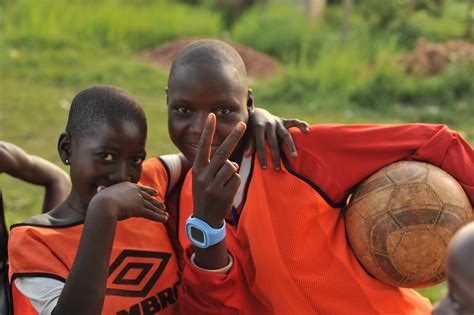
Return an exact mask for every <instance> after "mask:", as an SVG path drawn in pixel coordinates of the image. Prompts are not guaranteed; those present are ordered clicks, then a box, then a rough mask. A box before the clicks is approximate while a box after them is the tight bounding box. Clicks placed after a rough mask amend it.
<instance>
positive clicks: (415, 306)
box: [179, 125, 474, 315]
mask: <svg viewBox="0 0 474 315" xmlns="http://www.w3.org/2000/svg"><path fill="white" fill-rule="evenodd" d="M293 137H294V140H295V142H296V145H297V148H298V152H299V156H298V158H297V159H286V158H284V161H285V163H284V167H283V169H282V171H281V172H274V171H272V170H266V171H262V170H261V169H260V167H259V166H258V162H257V161H255V158H253V160H252V162H251V163H250V164H251V167H250V171H249V174H248V176H244V177H246V183H245V189H244V190H243V197H242V202H241V204H240V206H237V207H235V208H234V209H232V216H231V217H229V218H228V219H227V222H228V224H227V237H226V242H227V246H228V249H229V252H230V253H231V254H232V255H233V257H234V266H233V268H232V269H231V271H230V272H229V274H227V275H215V274H209V276H208V277H207V278H203V277H200V276H199V275H198V274H197V273H195V269H196V268H194V269H193V268H192V267H190V268H187V269H185V271H184V275H183V281H182V296H183V297H184V296H186V295H192V296H193V299H194V301H198V302H199V303H196V304H183V305H182V306H183V308H182V309H181V310H182V311H183V313H187V312H188V313H190V312H193V313H194V314H350V315H355V314H363V315H366V314H397V315H400V314H431V304H430V302H429V301H428V300H427V299H426V298H423V297H422V296H420V295H419V294H418V293H417V292H415V291H414V290H411V289H402V288H395V287H391V286H388V285H385V284H383V283H381V282H379V281H377V280H376V279H374V278H372V277H371V276H370V275H369V274H367V272H366V271H365V270H364V269H363V268H362V267H361V266H360V264H359V263H358V261H357V259H356V257H355V256H354V254H353V253H352V251H351V249H350V247H349V244H348V241H347V238H346V233H345V222H344V218H343V215H342V213H341V209H340V208H341V207H342V206H343V205H344V204H345V202H346V198H347V196H348V194H349V193H350V191H351V189H353V187H354V186H355V185H356V184H357V183H359V182H360V181H361V180H362V179H364V178H366V177H367V176H368V175H370V174H372V173H373V172H375V171H377V170H378V169H380V168H381V167H383V166H385V165H387V164H390V163H392V162H394V161H397V160H401V159H417V160H424V161H427V162H430V163H432V164H435V165H438V166H440V167H442V168H444V169H445V170H446V171H448V172H449V173H451V174H452V175H453V176H454V177H455V178H456V179H457V180H458V181H459V182H460V183H461V184H462V185H463V187H464V188H465V189H466V191H467V192H468V194H469V197H470V199H471V201H472V200H474V199H473V194H474V190H472V188H473V187H474V183H473V180H474V179H473V178H472V176H470V175H468V174H472V173H473V172H474V155H473V153H472V152H473V151H472V148H471V147H470V146H469V144H467V143H466V142H465V141H464V140H462V139H461V138H460V137H459V135H457V134H456V133H453V132H451V131H450V130H449V129H447V128H446V127H444V126H440V125H402V126H400V125H399V126H376V125H358V126H357V125H352V126H341V125H320V126H315V127H312V128H311V132H310V133H309V134H300V133H293ZM244 161H245V160H244ZM458 161H463V162H462V163H458ZM243 168H244V167H243V165H241V170H242V169H243ZM191 183H192V178H191V174H190V173H189V174H188V176H187V178H186V180H185V182H184V185H183V188H182V191H181V198H180V208H179V217H180V220H179V222H180V223H179V239H180V242H181V244H182V246H183V248H184V249H185V250H186V255H185V259H186V261H187V265H188V266H189V264H190V263H189V258H188V257H189V254H190V253H191V252H192V247H191V244H190V242H189V240H188V239H187V237H186V235H185V221H186V219H187V217H189V215H190V214H191V213H192V211H193V202H192V200H193V199H192V185H191ZM188 281H189V282H188ZM199 281H200V282H201V283H200V286H201V288H202V290H201V291H196V290H192V288H191V286H192V285H196V284H197V283H199Z"/></svg>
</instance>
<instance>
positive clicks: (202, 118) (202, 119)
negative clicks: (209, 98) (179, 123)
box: [189, 112, 209, 136]
mask: <svg viewBox="0 0 474 315" xmlns="http://www.w3.org/2000/svg"><path fill="white" fill-rule="evenodd" d="M207 116H209V113H205V112H202V113H199V114H198V115H196V118H195V119H194V120H193V121H192V123H191V125H190V126H189V131H190V132H191V133H193V134H196V135H199V136H201V134H202V131H203V130H204V125H205V124H206V120H207Z"/></svg>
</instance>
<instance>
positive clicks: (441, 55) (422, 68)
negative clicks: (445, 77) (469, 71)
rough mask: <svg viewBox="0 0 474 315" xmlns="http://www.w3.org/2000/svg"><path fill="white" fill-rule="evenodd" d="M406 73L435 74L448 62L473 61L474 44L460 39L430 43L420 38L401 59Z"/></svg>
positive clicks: (464, 62) (462, 62)
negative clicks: (413, 48)
mask: <svg viewBox="0 0 474 315" xmlns="http://www.w3.org/2000/svg"><path fill="white" fill-rule="evenodd" d="M401 62H402V63H403V64H404V65H405V71H406V72H407V73H410V74H411V73H419V74H428V75H430V74H437V73H440V72H441V71H443V69H444V67H445V66H446V65H447V64H449V63H459V64H466V63H474V44H471V43H469V42H466V41H461V40H452V41H448V42H446V43H430V42H428V41H426V40H421V41H420V42H419V43H418V46H417V47H416V48H415V50H414V51H413V52H412V53H411V54H408V55H406V56H404V57H403V58H402V59H401Z"/></svg>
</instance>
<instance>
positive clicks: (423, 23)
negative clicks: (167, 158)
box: [0, 0, 474, 301]
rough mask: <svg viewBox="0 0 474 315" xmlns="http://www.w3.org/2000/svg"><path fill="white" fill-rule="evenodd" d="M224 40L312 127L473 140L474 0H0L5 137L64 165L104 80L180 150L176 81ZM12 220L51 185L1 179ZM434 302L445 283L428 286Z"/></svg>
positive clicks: (259, 84)
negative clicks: (184, 66) (170, 110)
mask: <svg viewBox="0 0 474 315" xmlns="http://www.w3.org/2000/svg"><path fill="white" fill-rule="evenodd" d="M198 38H218V39H221V40H225V41H227V42H229V43H231V44H232V45H234V47H235V48H236V49H237V50H238V51H239V53H240V54H241V55H242V57H243V59H244V61H245V63H246V65H247V68H248V72H249V79H250V85H251V87H252V88H253V91H254V95H255V100H256V105H257V106H259V107H263V108H267V109H269V110H270V111H272V112H273V113H275V114H277V115H280V116H283V117H297V118H300V119H304V120H306V121H308V122H309V123H325V122H336V123H365V122H371V123H402V122H429V123H445V124H448V125H449V126H450V127H451V128H452V129H456V130H458V131H460V132H461V133H462V134H463V136H464V137H466V138H467V139H468V141H470V143H471V144H473V143H474V44H473V42H474V1H473V0H464V1H463V0H449V1H448V0H396V1H395V0H389V1H380V0H358V1H352V0H319V1H316V0H313V1H311V0H266V1H264V0H260V1H258V0H253V1H252V0H187V1H185V0H182V1H171V0H168V1H166V0H156V1H151V0H81V1H78V0H76V1H74V0H68V1H66V0H62V1H59V0H0V139H2V140H5V141H9V142H13V143H15V144H17V145H19V146H21V147H22V148H24V149H25V150H27V151H28V152H29V153H32V154H36V155H39V156H42V157H44V158H46V159H49V160H51V161H53V162H55V163H56V164H58V165H60V163H59V158H58V156H57V153H56V142H57V137H58V135H59V134H60V133H61V132H62V131H63V130H64V127H65V122H66V118H67V112H68V108H69V105H70V102H71V99H72V98H73V97H74V95H75V94H76V93H77V92H78V91H79V90H81V89H83V88H85V87H88V86H90V85H92V84H96V83H107V84H113V85H118V86H121V87H123V88H125V89H127V90H129V91H131V92H132V93H133V94H134V95H135V96H137V97H138V99H139V100H140V101H141V102H142V104H143V106H144V108H145V111H146V113H147V116H148V119H149V125H150V132H149V140H148V154H149V156H156V155H159V154H166V153H173V152H176V149H175V148H174V146H173V145H172V143H171V142H170V140H169V139H168V134H167V125H166V99H165V94H164V88H165V87H166V78H167V73H168V70H169V66H170V64H171V62H172V60H173V58H174V56H175V55H176V54H177V52H178V51H179V49H181V48H182V47H183V46H184V45H186V44H187V43H189V42H191V41H192V40H195V39H198ZM0 187H2V190H3V194H4V200H5V204H6V211H7V223H8V224H12V223H16V222H20V221H22V220H24V219H26V218H27V217H29V216H31V215H33V214H37V213H39V212H40V209H41V206H42V198H43V191H42V189H40V188H37V187H32V186H29V185H26V184H24V183H22V182H21V181H19V180H15V179H12V178H10V177H8V176H6V175H2V176H0ZM421 292H422V294H424V295H426V296H428V297H429V298H430V299H431V300H432V301H436V300H438V299H439V298H440V297H441V296H442V295H443V294H444V293H445V285H444V284H442V285H439V286H437V287H434V288H430V289H424V290H421Z"/></svg>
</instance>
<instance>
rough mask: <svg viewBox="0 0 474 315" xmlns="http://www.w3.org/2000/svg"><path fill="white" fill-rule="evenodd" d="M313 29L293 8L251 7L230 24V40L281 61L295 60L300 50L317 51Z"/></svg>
mask: <svg viewBox="0 0 474 315" xmlns="http://www.w3.org/2000/svg"><path fill="white" fill-rule="evenodd" d="M317 35H318V33H317V31H316V28H315V27H313V26H312V25H310V23H309V20H308V18H307V16H306V15H305V13H304V12H303V10H302V9H301V8H300V7H297V6H294V5H293V6H288V5H266V6H255V7H253V8H252V9H250V10H248V11H247V12H246V13H244V14H243V15H242V16H241V17H240V19H239V20H238V21H237V22H236V23H235V24H234V27H233V29H232V31H231V36H232V39H233V40H235V41H237V42H240V43H242V44H245V45H248V46H251V47H253V48H256V49H258V50H260V51H263V52H265V53H268V54H270V55H273V56H275V57H277V58H279V59H280V60H282V61H284V62H289V61H291V60H295V59H298V58H299V57H300V54H301V51H302V50H303V49H305V48H304V47H311V50H312V51H313V52H316V51H317V49H318V38H317Z"/></svg>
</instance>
